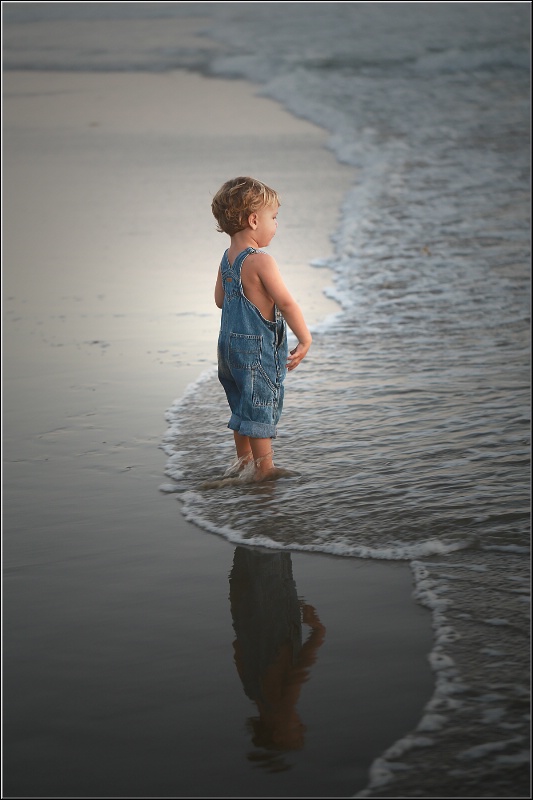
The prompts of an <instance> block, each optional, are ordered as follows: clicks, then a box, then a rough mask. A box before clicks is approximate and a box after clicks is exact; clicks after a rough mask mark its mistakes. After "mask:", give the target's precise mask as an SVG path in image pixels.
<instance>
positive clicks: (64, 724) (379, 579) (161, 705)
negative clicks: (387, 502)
mask: <svg viewBox="0 0 533 800" xmlns="http://www.w3.org/2000/svg"><path fill="white" fill-rule="evenodd" d="M325 143H326V136H325V134H324V133H323V132H322V131H320V130H318V129H317V128H315V127H314V126H312V125H310V124H308V123H306V122H304V121H302V120H297V119H295V118H293V117H292V116H290V115H289V114H287V113H285V112H284V111H283V110H282V109H281V108H280V107H279V106H278V105H277V104H275V103H274V102H272V101H269V100H267V99H264V98H258V97H255V95H254V90H253V88H252V87H250V86H249V85H247V84H246V83H243V82H239V81H231V82H228V81H215V80H210V79H206V78H203V77H200V76H197V75H192V74H188V73H181V72H176V73H170V74H165V75H142V74H136V75H130V74H104V73H102V74H72V73H36V72H35V73H32V72H25V73H22V72H20V73H17V72H6V73H5V74H4V164H3V167H4V186H3V188H4V219H3V224H4V231H3V237H4V270H3V281H4V284H3V303H4V309H3V310H4V350H3V365H4V367H3V379H4V670H5V673H4V776H3V777H4V796H6V797H28V796H40V797H51V796H73V797H80V796H93V797H117V796H132V797H148V796H161V797H190V796H193V797H236V796H242V797H247V796H251V797H259V796H271V797H274V796H279V797H287V796H288V797H298V796H306V797H310V796H317V797H337V796H350V795H352V794H354V793H355V792H356V791H358V790H360V789H362V788H364V786H365V785H366V782H367V775H368V768H369V766H370V764H371V762H372V760H373V759H374V758H376V757H377V756H379V755H380V754H381V752H382V751H383V750H385V749H386V748H387V747H388V746H389V745H390V744H392V743H393V742H394V741H395V740H396V739H397V738H399V737H400V736H402V735H403V734H405V733H406V732H408V731H409V730H411V729H412V728H413V727H414V726H415V725H416V723H417V721H418V719H419V718H420V716H421V712H422V708H423V706H424V704H425V702H427V700H428V699H429V697H430V695H431V693H432V688H433V678H432V675H431V672H430V669H429V666H428V663H427V659H426V655H427V653H428V652H429V650H430V646H431V624H430V615H429V612H428V611H426V610H424V609H422V608H421V607H420V606H418V605H416V604H415V603H414V601H413V600H412V598H411V591H412V578H411V573H410V570H409V567H408V566H407V565H406V564H392V563H391V564H389V563H377V562H366V561H357V560H353V559H337V558H328V557H325V556H321V555H316V556H315V555H309V554H298V553H293V554H292V555H291V556H289V557H288V559H287V556H284V557H283V558H275V559H272V554H269V553H264V554H263V555H264V558H262V557H261V554H260V553H257V554H256V555H257V558H255V556H254V558H253V559H252V561H253V564H254V567H253V569H252V571H251V572H250V574H249V576H248V580H249V581H251V582H252V584H253V583H254V580H257V585H258V586H259V585H262V584H261V580H262V579H261V576H262V575H263V574H264V569H265V565H267V566H268V568H269V569H270V568H275V569H278V567H279V569H280V570H284V572H283V574H284V575H286V574H287V570H288V574H292V576H293V578H294V581H295V584H296V593H297V597H298V598H300V600H301V606H304V605H305V604H309V605H311V606H312V607H313V608H314V609H315V610H316V613H317V615H318V618H319V619H320V621H321V624H323V626H324V627H325V636H324V637H323V641H321V643H320V646H319V647H318V646H317V647H316V648H315V649H314V651H313V658H312V659H310V662H309V664H308V665H306V666H305V669H303V667H302V669H303V671H304V672H305V676H304V677H303V678H302V677H301V682H300V684H299V693H298V698H297V700H296V701H295V702H294V703H293V704H292V707H291V713H293V712H295V711H297V715H298V719H299V720H300V722H301V724H302V725H304V726H305V731H304V740H303V747H302V748H301V749H299V750H289V751H287V752H285V753H283V752H278V751H275V750H274V751H273V750H271V749H269V748H268V747H264V746H263V747H262V746H260V745H254V743H253V741H252V737H253V730H252V729H253V724H252V723H250V722H247V720H250V719H252V718H254V719H257V717H258V716H259V709H258V706H257V703H256V702H255V701H254V699H253V697H250V691H249V689H248V692H249V693H248V694H246V687H247V686H248V687H249V684H248V683H246V680H247V679H246V680H245V682H243V677H242V674H239V670H238V665H239V663H240V662H239V658H238V657H237V662H236V661H235V658H236V656H238V652H243V648H244V650H246V647H247V646H248V648H249V649H251V650H253V647H252V641H251V639H250V634H249V633H248V634H247V633H246V630H247V629H246V626H244V627H243V626H242V625H240V624H239V620H238V618H236V615H235V607H236V606H235V602H234V600H235V595H234V590H232V586H233V587H234V586H235V582H233V583H232V582H231V580H230V579H232V575H233V577H234V576H235V565H234V562H235V560H236V559H237V558H239V557H240V556H242V549H237V551H236V548H235V547H234V546H233V545H231V544H230V543H228V542H226V541H224V540H222V539H220V538H218V537H216V536H213V535H211V534H207V533H205V532H204V531H202V530H200V529H198V528H196V527H195V526H193V525H191V524H189V523H187V521H186V520H185V519H184V518H183V516H182V514H181V510H180V504H179V501H176V499H175V497H174V496H172V495H171V496H168V495H164V494H161V493H160V492H159V490H158V487H159V486H160V485H161V484H162V483H163V482H164V481H165V477H164V469H165V456H164V454H163V452H162V451H161V450H160V449H159V445H160V443H161V441H162V439H163V436H164V433H165V428H166V425H165V421H164V414H165V411H166V409H167V408H168V407H169V406H170V405H171V404H172V402H173V400H174V399H175V398H176V397H179V396H180V394H181V393H182V392H183V391H184V390H185V388H186V386H187V385H188V384H189V383H190V382H191V381H193V380H195V379H196V378H197V377H198V375H199V374H200V373H201V372H202V371H203V370H204V369H205V368H208V367H210V366H211V365H212V364H213V363H214V358H215V352H214V351H215V343H216V336H217V332H218V321H219V312H218V310H217V309H216V307H215V306H214V303H213V287H214V281H215V277H216V269H217V265H218V262H219V259H220V256H221V253H222V250H223V249H224V248H225V247H226V240H225V238H224V237H223V236H222V235H221V234H218V233H216V231H215V225H214V220H213V218H212V216H211V212H210V201H211V197H212V195H213V193H214V192H215V191H216V189H217V188H218V187H219V186H220V184H221V183H222V182H223V181H224V180H226V179H227V178H228V177H231V176H233V175H236V174H239V173H240V174H253V175H256V176H257V177H259V178H261V179H262V180H264V181H266V182H267V183H269V184H271V185H272V186H274V187H275V188H276V189H277V190H279V192H280V194H281V196H282V208H281V212H280V227H279V232H278V234H277V236H276V239H275V241H274V243H273V245H272V247H271V248H270V252H272V254H273V255H274V256H275V257H276V258H277V259H278V261H279V263H280V267H281V268H282V271H283V273H284V276H285V278H286V282H287V284H288V285H289V288H290V289H291V290H292V292H293V294H294V295H295V296H296V298H297V299H298V301H299V302H300V304H301V305H302V307H303V309H304V310H305V313H306V317H307V319H308V321H309V322H310V323H311V324H314V323H316V322H319V321H320V320H321V319H323V318H324V317H325V316H326V315H327V314H329V313H333V312H334V311H335V310H336V306H335V305H334V303H333V302H331V301H328V300H327V299H326V298H325V297H324V295H323V293H322V289H323V287H324V286H326V285H328V282H329V273H328V272H327V271H326V270H322V269H316V268H312V267H310V266H309V261H310V260H311V259H313V258H317V257H321V256H322V257H324V256H327V255H328V254H329V253H330V251H331V245H330V242H329V233H330V232H332V231H333V230H334V229H335V225H336V220H337V213H338V208H339V205H340V203H341V201H342V196H343V193H344V191H345V190H346V189H347V188H348V186H349V185H350V182H351V180H352V179H353V175H351V174H350V172H349V171H348V170H346V169H344V168H341V167H340V166H339V165H338V164H337V163H336V162H335V160H334V158H333V156H332V155H331V154H330V153H329V152H328V151H327V149H326V148H325ZM308 368H309V369H310V370H312V368H314V365H312V362H311V361H310V364H309V367H308ZM285 424H286V425H287V426H289V425H290V421H286V423H285ZM280 458H281V459H282V454H281V453H280ZM238 554H240V556H239V555H238ZM274 562H275V564H274ZM282 562H283V563H282ZM273 564H274V567H273V566H272V565H273ZM256 567H257V569H256ZM254 570H256V571H254ZM280 574H281V573H280ZM284 585H289V586H290V580H289V582H288V584H287V583H285V584H284ZM232 591H233V595H232ZM293 595H294V593H293ZM293 595H291V597H293V600H294V596H293ZM263 605H264V606H265V608H266V612H267V617H269V618H270V617H273V616H275V615H276V613H278V612H277V611H276V606H275V603H274V604H273V605H271V606H270V605H269V600H268V598H267V597H266V598H265V599H264V600H263ZM293 605H294V603H293ZM246 607H247V606H246ZM294 608H296V606H294ZM293 610H294V609H293ZM305 619H306V618H305V617H304V623H303V624H302V635H303V641H304V642H305V641H306V640H307V637H308V634H309V631H311V634H310V636H311V637H312V627H310V626H309V625H308V624H307V622H306V621H305ZM281 627H282V626H281ZM236 630H239V631H240V634H239V635H237V633H236ZM317 636H318V634H317ZM243 637H244V641H243ZM237 640H239V641H237ZM236 642H237V644H236ZM239 648H240V650H239ZM308 650H309V648H308ZM257 669H259V667H257ZM241 672H242V670H241ZM278 679H279V676H278Z"/></svg>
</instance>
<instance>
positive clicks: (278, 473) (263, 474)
mask: <svg viewBox="0 0 533 800" xmlns="http://www.w3.org/2000/svg"><path fill="white" fill-rule="evenodd" d="M299 477H300V473H299V472H295V471H294V470H292V469H284V468H283V467H275V466H272V467H271V468H270V469H268V470H258V469H256V470H255V474H254V481H277V480H278V478H299Z"/></svg>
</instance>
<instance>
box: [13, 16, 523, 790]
mask: <svg viewBox="0 0 533 800" xmlns="http://www.w3.org/2000/svg"><path fill="white" fill-rule="evenodd" d="M76 5H79V4H61V8H63V7H65V9H64V10H63V12H61V13H62V14H63V15H64V16H65V17H68V16H69V15H71V16H72V17H73V18H75V17H76V14H78V13H81V12H78V11H76V8H75V6H76ZM96 5H97V4H95V6H96ZM127 5H128V15H130V14H133V16H134V17H135V16H137V17H138V18H139V19H140V18H144V19H145V21H146V20H151V23H150V24H151V25H155V22H154V20H155V19H156V18H157V17H159V18H160V19H159V22H160V23H161V26H160V27H159V28H158V27H157V25H155V28H153V29H152V33H153V31H154V30H155V31H156V33H157V30H159V31H160V33H159V35H153V36H152V38H150V40H149V41H148V40H146V41H145V40H142V38H141V39H139V40H138V41H137V40H136V41H135V43H133V42H131V41H130V43H129V46H128V47H117V48H115V49H114V50H113V51H112V52H111V51H109V52H108V54H107V56H108V57H107V59H104V61H102V58H101V53H100V56H98V54H96V53H95V51H94V50H92V49H91V47H90V46H89V45H87V46H85V47H83V46H82V47H80V48H79V49H78V50H77V51H76V52H74V51H71V50H69V49H68V48H67V47H64V48H63V49H61V47H59V49H55V50H54V51H53V53H52V52H43V51H42V50H39V49H38V48H37V47H36V48H35V49H34V51H33V55H32V53H31V52H29V51H28V49H27V47H26V50H25V51H24V52H25V58H26V62H25V65H22V66H25V68H28V67H31V68H39V67H50V66H54V67H55V68H69V69H98V68H102V64H103V63H105V64H106V66H107V67H108V68H109V65H110V64H111V65H112V67H113V68H115V69H146V68H150V69H154V70H166V69H173V68H176V67H180V66H186V67H192V68H195V69H198V70H201V71H203V72H206V73H208V74H215V75H221V76H226V77H227V76H230V77H232V76H233V77H244V78H248V79H250V80H253V81H255V82H256V83H258V84H260V85H261V91H263V92H264V93H265V94H268V95H269V96H271V97H273V98H275V99H278V100H279V101H280V102H282V103H284V104H285V105H286V106H287V107H288V108H289V110H291V111H293V112H294V113H295V114H297V115H301V116H304V117H306V118H308V119H310V120H312V121H314V122H316V123H317V124H319V125H322V126H323V127H325V128H326V129H327V130H329V131H330V133H331V139H330V146H331V148H332V149H333V151H334V152H335V154H336V155H337V157H338V159H339V160H340V161H341V162H343V163H346V164H348V165H350V166H351V167H352V168H353V167H355V170H356V181H355V184H354V186H353V188H352V190H351V191H350V192H349V193H348V194H347V196H346V198H345V202H344V205H343V208H342V219H341V223H340V225H339V228H338V229H337V230H336V231H335V232H333V231H332V243H333V246H334V256H333V257H332V258H331V259H330V260H328V261H327V262H317V266H327V267H329V268H330V270H331V274H332V286H331V287H329V288H328V290H327V293H328V295H329V296H330V297H332V298H335V299H336V300H337V301H338V302H339V307H340V311H339V313H338V314H337V315H335V316H333V317H331V318H329V319H328V320H325V321H324V322H323V323H322V324H321V325H319V326H316V328H315V330H314V344H313V348H312V350H311V352H310V354H309V356H308V358H307V359H306V361H305V362H304V363H303V364H302V365H301V367H299V369H298V370H297V371H296V372H295V373H293V374H291V375H289V376H288V378H287V383H286V389H287V391H286V401H285V409H284V413H283V417H282V420H281V423H280V428H279V433H280V435H279V439H278V441H277V442H276V443H275V453H276V463H277V464H278V465H279V466H284V467H289V468H291V469H294V470H296V471H297V472H298V473H299V474H300V477H298V478H289V479H283V480H280V481H278V482H275V483H274V482H269V483H266V484H264V485H259V486H247V485H246V486H238V487H224V490H223V491H220V490H217V489H201V483H202V482H205V481H213V480H217V479H219V478H220V477H221V475H223V473H224V471H225V470H226V468H227V467H228V466H229V464H230V463H231V462H232V460H233V451H232V448H233V445H232V437H231V434H230V432H229V431H228V430H227V429H226V427H225V426H226V422H227V417H228V414H227V408H226V405H225V400H224V397H223V393H222V391H221V389H220V387H219V385H218V382H217V379H216V375H215V373H214V369H213V370H208V371H207V372H206V373H205V374H204V375H202V376H201V377H200V378H199V379H198V381H197V382H196V383H194V384H192V385H191V386H190V387H189V390H188V392H187V393H186V394H185V396H184V397H182V398H179V399H178V400H177V401H176V402H175V403H174V404H173V405H172V407H171V408H170V409H169V410H168V413H167V420H168V424H169V428H168V432H167V435H166V437H165V441H164V442H163V448H164V450H165V453H166V455H167V459H168V461H167V470H166V471H167V475H168V477H169V479H170V480H171V483H169V484H166V485H164V486H162V489H163V491H176V492H178V495H179V499H180V502H181V503H182V504H183V512H184V514H185V516H186V517H187V519H189V520H192V521H194V522H195V523H196V524H197V525H199V526H201V527H203V528H204V529H206V530H209V531H212V532H215V533H217V534H219V535H222V536H224V537H226V538H228V539H229V540H231V541H233V542H236V543H239V542H246V543H249V544H261V545H262V546H264V547H267V548H275V549H289V550H313V551H319V552H324V553H334V554H338V555H343V556H348V557H358V558H379V559H401V560H408V561H409V562H410V564H411V567H412V570H413V575H414V578H415V582H416V596H417V599H418V600H419V601H420V602H421V603H423V604H425V605H427V606H429V607H430V608H431V609H432V611H433V621H434V630H435V642H434V647H433V651H432V653H431V656H430V660H431V664H432V667H433V669H434V671H435V681H436V685H435V694H434V697H433V699H432V701H431V702H430V704H428V707H427V709H426V713H425V715H424V717H423V718H422V720H421V721H420V723H419V725H418V727H417V729H416V730H415V731H413V733H412V734H409V735H408V736H407V737H405V738H404V739H403V740H401V741H400V742H398V743H397V745H396V746H395V747H394V748H392V749H391V750H390V751H389V752H388V753H386V754H385V755H384V757H383V759H381V760H378V761H377V762H376V764H375V766H374V769H373V772H372V775H371V781H370V785H369V789H368V790H367V794H372V793H378V794H377V796H380V797H383V796H388V794H387V793H388V792H390V796H398V794H399V793H403V794H402V796H414V795H416V794H417V793H420V792H421V791H422V792H425V793H426V796H431V792H432V791H433V792H434V791H435V788H434V787H435V786H438V787H439V791H446V792H447V793H448V795H449V796H458V795H460V796H472V797H475V796H526V795H528V788H527V787H528V775H527V761H528V732H529V727H528V716H527V715H528V711H529V705H528V680H527V674H528V671H527V670H528V666H527V653H528V641H527V631H528V622H527V619H528V618H527V610H528V605H527V602H528V566H529V479H530V473H529V456H530V451H529V447H530V435H529V434H530V428H529V425H530V417H529V408H530V373H529V366H530V363H529V342H530V338H529V295H530V279H529V261H530V247H529V245H530V234H529V212H530V194H529V167H530V160H529V33H528V31H529V15H530V11H529V5H526V4H523V3H494V4H480V3H461V4H457V3H454V4H444V3H425V4H421V3H395V4H388V3H387V4H382V3H362V4H361V3H341V4H331V3H328V4H314V5H313V8H312V13H310V12H309V9H308V8H307V7H306V6H307V4H301V3H286V4H283V7H281V6H280V7H279V8H276V13H272V8H271V5H272V4H265V5H263V6H257V4H255V5H253V6H252V7H249V8H243V7H242V4H232V3H222V4H202V3H194V4H143V3H140V4H135V8H134V7H133V6H132V5H131V4H127ZM118 6H119V4H107V10H106V11H103V10H102V8H101V7H100V8H99V9H93V10H92V11H91V12H90V13H89V11H88V4H86V5H85V11H84V14H88V15H89V16H91V14H92V15H93V16H94V17H95V19H96V18H97V17H98V14H100V15H102V14H106V15H108V16H109V15H110V16H111V17H113V16H116V15H117V14H118V15H120V11H119V9H118ZM17 13H18V14H24V13H30V12H24V11H23V10H22V9H20V8H19V9H18V10H17ZM34 13H36V12H34ZM165 18H166V20H167V21H168V20H174V21H176V20H177V21H178V22H181V23H185V22H186V21H187V23H188V24H190V23H191V20H194V19H197V21H198V28H197V32H198V33H199V34H203V38H202V37H201V36H200V38H197V39H194V40H191V46H190V48H189V49H187V50H181V51H179V52H178V51H176V50H173V49H172V48H171V47H169V44H168V41H167V40H166V38H165V36H163V34H162V33H161V31H162V29H163V27H164V25H165ZM202 42H203V43H204V44H202ZM89 44H90V43H89ZM104 49H105V46H104ZM21 52H22V50H21V49H20V48H19V49H17V39H16V38H14V39H12V40H11V41H8V42H7V43H6V45H5V47H4V59H5V61H6V63H7V64H8V66H9V65H11V66H14V67H19V68H20V67H21V63H20V60H21V58H22V56H21ZM32 58H33V61H31V59H32ZM51 59H52V60H53V64H52V61H51ZM30 62H31V63H30ZM317 190H319V187H317ZM318 255H319V254H317V256H318ZM311 268H312V266H310V269H311ZM259 512H260V513H259ZM443 753H446V754H447V755H446V758H443ZM414 774H416V781H415V780H414V779H413V778H412V777H411V776H412V775H414Z"/></svg>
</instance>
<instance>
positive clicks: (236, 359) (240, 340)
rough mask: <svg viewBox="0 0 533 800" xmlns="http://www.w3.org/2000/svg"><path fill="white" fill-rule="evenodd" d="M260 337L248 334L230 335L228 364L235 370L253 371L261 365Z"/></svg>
mask: <svg viewBox="0 0 533 800" xmlns="http://www.w3.org/2000/svg"><path fill="white" fill-rule="evenodd" d="M261 340H262V337H261V336H260V335H259V336H256V335H254V334H248V333H230V337H229V363H230V365H231V366H232V367H234V368H235V369H255V368H256V367H258V366H259V364H260V363H261Z"/></svg>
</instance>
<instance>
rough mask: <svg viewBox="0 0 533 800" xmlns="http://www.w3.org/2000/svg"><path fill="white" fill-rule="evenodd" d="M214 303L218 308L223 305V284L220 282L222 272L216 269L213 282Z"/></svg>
mask: <svg viewBox="0 0 533 800" xmlns="http://www.w3.org/2000/svg"><path fill="white" fill-rule="evenodd" d="M215 303H216V304H217V306H218V307H219V308H222V306H223V305H224V286H223V284H222V273H221V272H220V267H219V269H218V275H217V282H216V284H215Z"/></svg>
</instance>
